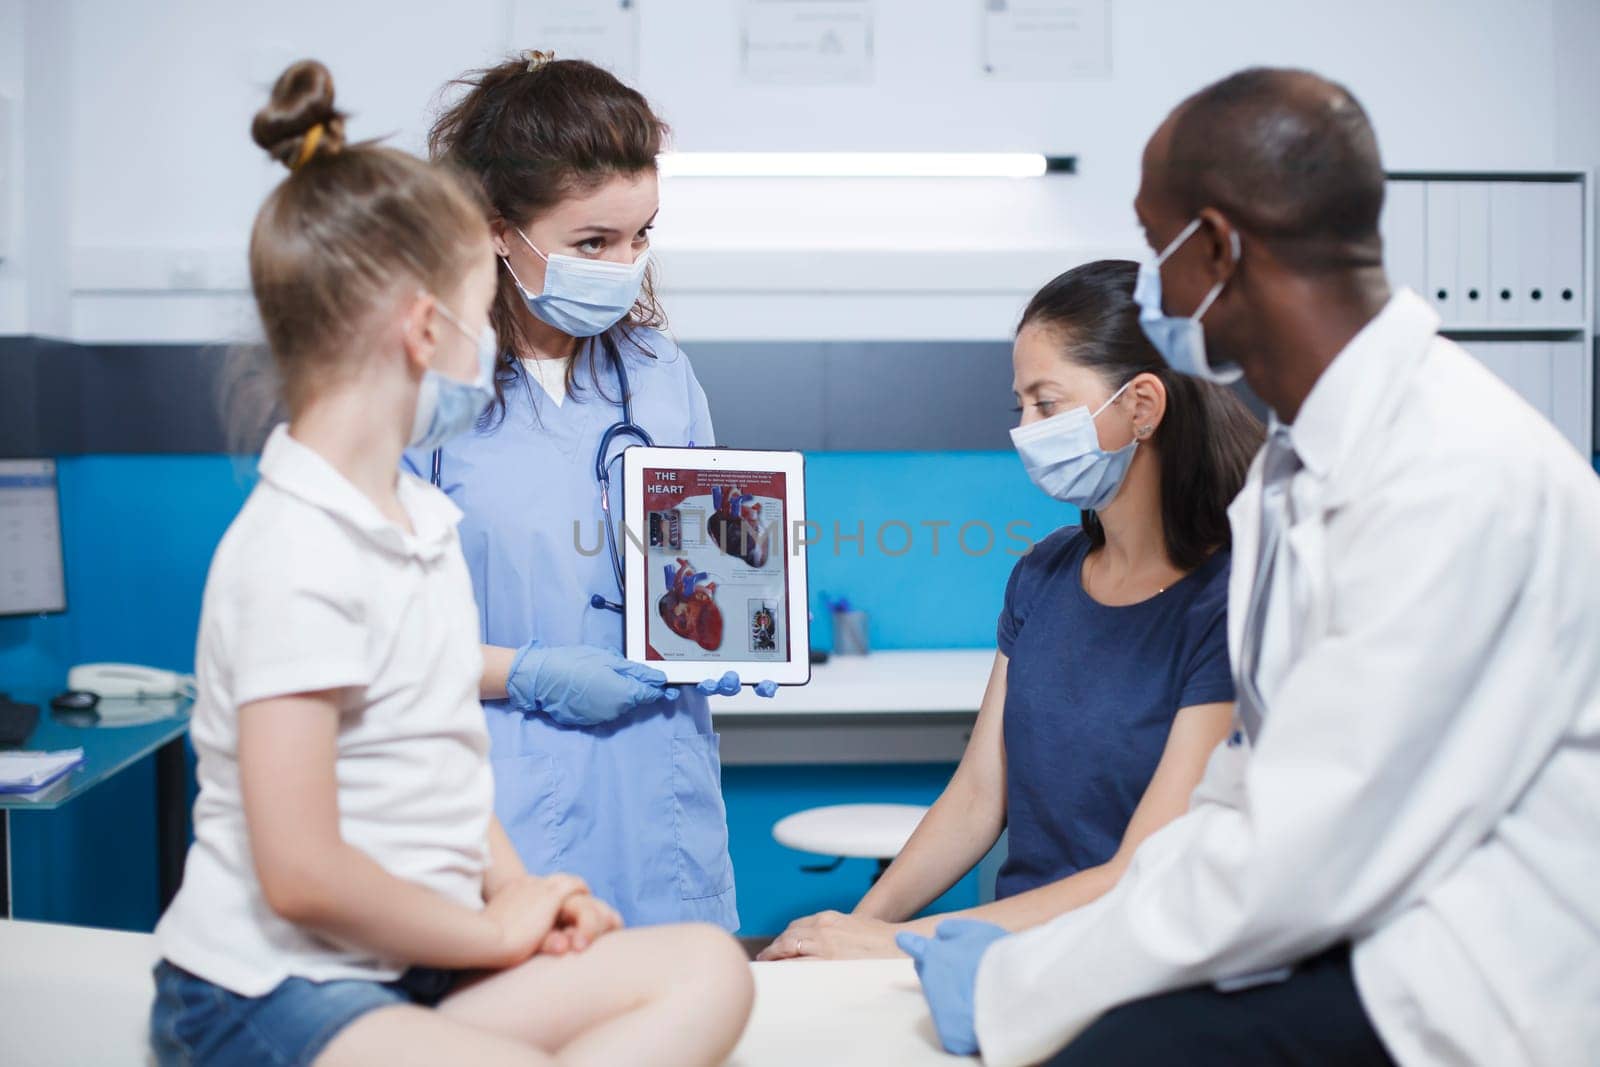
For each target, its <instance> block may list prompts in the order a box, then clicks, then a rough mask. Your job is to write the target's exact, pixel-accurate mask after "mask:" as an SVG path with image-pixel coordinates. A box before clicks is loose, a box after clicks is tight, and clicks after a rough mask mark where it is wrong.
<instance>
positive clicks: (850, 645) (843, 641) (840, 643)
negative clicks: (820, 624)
mask: <svg viewBox="0 0 1600 1067" xmlns="http://www.w3.org/2000/svg"><path fill="white" fill-rule="evenodd" d="M829 617H830V618H832V619H833V654H834V655H835V656H865V655H866V654H867V652H868V649H869V646H868V644H867V613H866V612H864V611H859V610H856V611H834V612H830V613H829Z"/></svg>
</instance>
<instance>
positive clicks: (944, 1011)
mask: <svg viewBox="0 0 1600 1067" xmlns="http://www.w3.org/2000/svg"><path fill="white" fill-rule="evenodd" d="M1010 932H1011V931H1009V930H1007V929H1005V928H1004V927H1000V926H996V925H995V924H994V923H986V922H980V921H978V920H977V919H946V920H945V921H944V922H942V923H940V924H939V928H938V929H937V930H935V931H934V936H933V937H931V938H928V937H923V936H922V935H921V934H912V933H904V934H897V935H895V939H894V943H895V944H897V945H899V946H900V950H901V951H902V952H904V953H905V954H906V955H908V956H910V957H911V958H912V959H913V960H914V961H916V965H917V977H918V978H920V979H922V995H923V996H925V997H927V998H928V1010H929V1011H930V1012H932V1013H933V1026H934V1029H936V1030H938V1031H939V1043H940V1044H942V1045H944V1050H945V1051H946V1052H950V1053H954V1054H955V1055H957V1056H971V1055H974V1054H976V1053H977V1051H978V1034H977V1031H976V1029H975V1023H974V1020H973V1012H974V1007H973V995H974V993H975V992H976V987H977V985H978V964H979V962H981V961H982V959H983V954H984V952H985V951H987V950H988V948H989V946H990V945H992V944H994V943H995V942H996V941H998V940H1000V939H1001V938H1002V937H1006V936H1008V935H1009V934H1010Z"/></svg>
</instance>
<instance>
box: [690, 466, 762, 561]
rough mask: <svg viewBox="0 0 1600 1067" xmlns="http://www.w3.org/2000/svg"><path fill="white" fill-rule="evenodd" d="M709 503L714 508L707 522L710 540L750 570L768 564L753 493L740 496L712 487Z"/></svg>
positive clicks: (737, 493) (730, 491) (737, 492)
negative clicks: (744, 563)
mask: <svg viewBox="0 0 1600 1067" xmlns="http://www.w3.org/2000/svg"><path fill="white" fill-rule="evenodd" d="M711 503H712V504H713V505H714V506H715V510H714V511H712V513H711V515H710V517H709V518H708V519H707V520H706V523H707V525H708V526H709V528H710V533H711V540H712V542H713V543H715V544H716V546H717V547H718V548H720V549H722V551H724V552H726V553H727V554H728V555H730V556H734V557H737V558H738V559H742V560H744V561H745V562H746V563H748V564H749V565H750V566H752V567H760V566H761V565H762V564H764V563H766V562H767V552H768V550H769V549H770V547H771V540H770V538H769V537H767V536H766V532H765V530H764V528H763V526H762V524H761V502H760V501H759V500H757V499H756V498H755V495H754V494H752V493H741V492H739V490H738V489H737V488H734V489H724V488H723V487H722V486H720V485H714V486H712V487H711Z"/></svg>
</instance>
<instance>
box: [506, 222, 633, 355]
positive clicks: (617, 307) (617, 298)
mask: <svg viewBox="0 0 1600 1067" xmlns="http://www.w3.org/2000/svg"><path fill="white" fill-rule="evenodd" d="M517 236H518V237H520V238H522V243H523V244H525V245H527V246H528V247H529V248H531V249H533V254H534V255H536V256H538V257H539V258H540V259H542V260H544V290H543V291H542V292H539V293H530V292H528V287H527V286H525V285H523V284H522V279H521V278H518V277H517V272H516V270H515V268H513V267H512V266H511V260H510V259H509V258H508V257H506V256H501V257H500V258H501V259H502V260H504V261H505V264H506V270H509V271H511V279H512V281H514V282H516V283H517V289H518V291H520V292H521V293H522V299H523V302H524V303H526V304H527V305H528V310H529V311H531V312H533V314H534V315H536V316H538V318H539V319H540V320H541V321H543V322H546V323H549V324H550V325H551V326H554V327H555V328H556V329H558V330H560V331H561V332H562V333H564V334H566V335H567V336H568V337H595V336H598V335H599V334H602V333H605V332H606V331H607V330H609V329H611V327H613V326H615V325H616V324H617V323H619V322H621V321H622V317H623V316H624V315H626V314H627V313H628V312H629V311H630V310H631V309H632V308H633V305H634V304H635V303H637V302H638V300H639V290H640V289H641V288H642V287H643V286H644V272H645V268H647V267H648V266H649V265H650V250H649V249H648V248H647V249H645V250H644V251H643V252H640V253H639V258H638V259H635V260H634V261H633V262H632V263H610V262H607V261H606V260H603V259H580V258H578V257H577V256H563V255H554V256H547V255H545V254H544V253H543V252H541V251H539V248H538V246H537V245H535V244H534V243H533V242H532V241H530V240H528V235H527V234H525V233H523V232H522V231H521V230H518V231H517Z"/></svg>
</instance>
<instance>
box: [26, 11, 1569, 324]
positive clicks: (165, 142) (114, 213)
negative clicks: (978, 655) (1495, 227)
mask: <svg viewBox="0 0 1600 1067" xmlns="http://www.w3.org/2000/svg"><path fill="white" fill-rule="evenodd" d="M520 2H524V0H458V2H455V3H452V4H449V5H448V6H447V5H444V4H436V3H423V2H419V0H384V2H382V3H379V2H377V0H341V2H339V3H329V2H328V0H315V2H313V0H277V2H275V3H272V4H259V3H246V2H244V0H231V2H217V0H212V2H203V0H144V2H123V0H60V2H59V3H52V2H50V0H0V30H3V29H4V27H5V26H6V25H7V23H6V22H5V21H4V20H5V19H6V17H7V15H8V13H9V12H11V11H12V10H14V9H15V8H16V7H17V5H18V3H21V4H22V5H23V6H24V7H26V8H28V9H30V11H31V10H32V9H35V8H39V7H49V8H52V9H55V10H57V11H58V12H59V13H60V14H59V15H58V16H57V18H59V19H60V20H61V21H63V22H64V23H65V33H64V34H62V35H61V36H62V37H64V41H61V42H58V43H56V44H55V47H57V48H58V49H60V50H61V51H62V52H64V54H61V55H50V54H48V53H49V46H50V45H51V44H52V42H51V41H49V40H45V39H43V37H41V40H40V41H38V42H36V41H35V40H33V39H32V34H33V30H31V29H30V31H29V32H30V39H29V40H28V41H27V43H26V49H27V55H28V58H29V60H30V62H29V65H28V67H27V71H28V72H29V73H28V74H27V78H28V82H29V85H28V86H27V88H28V90H29V92H30V93H31V92H32V91H33V78H34V73H33V72H34V71H35V70H36V69H37V70H39V71H40V76H41V77H45V76H47V75H46V74H45V73H44V71H45V69H46V68H48V69H50V70H55V71H58V72H59V71H62V70H67V71H70V72H71V75H70V84H69V85H68V92H67V94H66V101H65V108H66V110H67V112H68V114H67V116H66V118H65V120H64V121H63V126H64V128H65V129H66V131H67V138H66V140H65V142H64V143H65V145H66V148H65V153H66V156H67V159H66V161H65V162H64V164H63V165H62V168H61V169H62V173H60V174H58V175H57V176H56V187H57V188H59V189H62V190H65V193H64V195H65V196H66V197H67V200H68V204H69V208H70V210H69V213H68V214H69V217H70V236H69V238H68V240H69V246H70V251H71V255H70V269H69V279H68V281H67V283H66V284H67V286H68V287H69V288H70V290H71V302H70V316H69V321H68V322H67V324H66V332H68V333H70V334H72V335H74V336H79V337H84V338H107V339H155V338H173V339H211V338H212V337H215V336H217V335H229V334H234V333H237V332H239V331H241V330H244V329H246V328H247V325H248V313H247V308H248V305H247V302H244V301H242V300H240V299H239V298H238V293H239V291H240V290H241V289H242V286H243V281H244V278H243V258H242V251H241V250H242V247H243V243H244V240H245V236H246V233H247V230H248V226H249V221H250V218H251V216H252V215H253V213H254V211H255V208H256V206H257V204H258V203H259V201H260V198H261V196H262V195H263V194H264V192H265V191H266V190H267V189H268V188H269V187H270V184H271V183H272V182H274V181H276V180H278V178H279V177H280V176H281V171H280V169H279V168H277V167H276V165H273V164H269V163H267V162H266V161H265V160H264V159H263V157H262V156H261V154H260V153H259V152H258V151H257V150H256V149H255V148H254V146H253V145H252V144H251V143H250V141H249V138H248V133H247V127H248V122H249V117H250V115H251V114H252V113H253V111H254V110H255V108H256V107H258V106H259V105H260V103H261V101H262V99H263V98H264V93H265V86H266V85H267V83H269V82H270V80H271V78H272V76H273V75H275V74H276V73H277V71H278V70H279V69H280V68H281V67H282V66H283V65H284V64H285V63H286V62H287V61H288V60H290V59H292V58H295V57H296V56H298V55H301V54H312V55H316V56H318V57H319V58H322V59H324V60H325V61H326V62H327V63H328V64H329V66H330V67H331V68H332V69H333V71H334V73H335V76H336V78H337V80H338V83H339V88H340V97H341V101H342V103H343V105H344V106H345V107H346V108H347V109H349V110H350V111H352V112H353V113H354V117H353V120H352V124H351V126H352V132H353V133H354V135H356V136H377V135H382V134H388V133H393V134H395V135H396V138H397V140H398V142H399V143H401V144H403V145H407V146H411V147H415V146H417V145H419V144H420V142H421V136H422V131H423V130H424V129H425V127H426V122H427V116H428V113H429V108H430V102H431V101H432V100H433V99H434V94H435V92H436V91H437V90H438V88H439V87H440V86H441V85H442V83H443V82H444V81H445V80H446V79H447V78H448V77H449V76H451V75H452V74H454V73H456V72H458V71H459V70H461V69H464V68H467V67H470V66H473V65H476V64H478V63H481V62H484V61H486V60H488V59H490V58H492V57H494V56H496V55H498V54H499V53H501V52H502V51H504V50H505V49H507V48H509V47H512V46H513V45H514V46H516V47H523V46H534V45H537V44H539V43H540V42H535V41H516V42H512V41H510V40H509V27H510V26H511V24H512V14H513V11H512V9H513V5H514V4H515V3H520ZM527 2H534V0H527ZM1112 5H1113V23H1112V52H1113V55H1112V71H1113V75H1112V77H1111V78H1110V79H1108V80H1104V81H1097V82H1085V83H1078V84H1068V85H1038V86H1027V85H996V84H990V83H987V82H985V81H983V80H982V78H981V76H980V75H979V74H978V47H979V46H978V41H979V33H978V27H979V12H980V10H981V7H982V4H981V0H878V3H877V12H878V17H877V29H876V35H875V39H876V43H877V64H876V74H875V79H874V81H873V82H872V84H870V85H866V86H858V87H846V88H778V87H754V86H742V85H740V84H739V83H738V79H737V63H738V55H737V32H738V23H737V14H738V9H739V8H738V3H737V0H647V2H645V3H641V4H640V5H639V9H640V12H641V20H642V24H641V41H642V44H641V48H640V53H641V66H640V71H639V79H638V80H639V84H640V87H641V88H642V89H643V90H644V91H645V92H646V94H647V95H648V96H650V97H651V99H652V100H653V101H654V102H655V104H656V105H657V107H658V109H659V110H660V111H661V112H662V113H663V114H664V116H665V117H666V118H667V120H668V121H669V122H670V123H671V124H672V125H673V126H674V128H675V130H676V133H677V146H678V147H680V148H683V149H866V148H874V149H965V150H1002V149H1026V150H1044V151H1048V152H1051V153H1053V154H1068V153H1070V154H1076V155H1078V156H1079V159H1080V168H1081V173H1080V174H1079V175H1078V176H1076V177H1062V178H1047V179H1041V180H1034V181H1023V182H1016V181H1011V182H1006V181H940V182H930V181H921V182H901V181H872V182H867V181H833V182H810V183H802V182H791V181H775V180H767V181H745V182H734V181H727V180H713V181H708V180H689V179H680V180H679V181H677V182H674V183H669V187H668V188H667V189H666V190H664V194H663V195H664V203H665V207H666V210H665V212H664V213H663V219H662V225H661V227H660V229H659V231H658V237H659V247H660V249H661V250H662V259H663V263H664V268H665V273H666V279H665V280H666V282H667V286H668V294H667V295H668V299H669V311H671V313H672V315H673V319H674V324H675V326H676V328H677V331H678V332H679V334H680V335H681V336H683V337H685V338H688V339H694V338H697V337H721V338H748V339H756V340H759V339H768V338H775V337H855V338H869V337H1001V336H1004V335H1005V334H1006V333H1007V331H1008V329H1009V327H1010V325H1011V320H1012V318H1013V316H1014V315H1015V313H1016V311H1017V309H1018V308H1019V306H1020V304H1021V302H1022V301H1023V300H1024V299H1025V298H1026V296H1027V295H1028V293H1029V292H1030V291H1031V290H1032V289H1033V288H1034V287H1036V286H1037V285H1038V284H1040V283H1042V282H1043V281H1044V280H1046V279H1047V278H1048V277H1049V276H1050V274H1052V273H1054V272H1055V271H1056V270H1059V269H1063V268H1064V267H1066V266H1068V265H1070V264H1071V263H1072V262H1076V261H1080V260H1082V259H1084V258H1088V257H1090V256H1093V255H1097V254H1104V253H1114V252H1119V251H1120V252H1123V253H1134V252H1137V250H1138V245H1139V240H1138V235H1137V233H1136V231H1135V228H1134V226H1133V221H1132V215H1131V210H1130V208H1129V206H1128V204H1129V200H1130V199H1131V195H1132V192H1133V189H1134V186H1135V184H1136V182H1137V174H1138V160H1139V153H1140V149H1141V148H1142V146H1143V143H1144V140H1145V138H1146V137H1147V136H1148V135H1149V133H1150V131H1151V130H1152V129H1153V128H1154V127H1155V125H1156V124H1157V123H1158V122H1159V121H1160V119H1161V117H1162V116H1163V115H1164V114H1165V113H1166V111H1167V110H1168V109H1169V108H1170V107H1171V106H1172V105H1173V104H1174V103H1176V102H1177V101H1178V100H1179V99H1180V98H1181V97H1182V96H1184V95H1185V94H1187V93H1188V92H1191V91H1193V90H1194V89H1196V88H1198V87H1199V86H1201V85H1203V84H1205V83H1206V82H1208V81H1210V80H1212V79H1214V78H1216V77H1218V76H1221V75H1223V74H1225V73H1227V72H1229V71H1231V70H1234V69H1237V68H1239V67H1241V66H1245V65H1249V64H1254V63H1272V64H1293V65H1304V66H1309V67H1312V68H1314V69H1317V70H1319V71H1321V72H1323V73H1325V74H1328V75H1330V76H1332V77H1336V78H1339V79H1341V80H1343V81H1345V82H1346V83H1347V84H1349V85H1350V87H1351V88H1352V89H1353V90H1354V91H1355V92H1356V93H1357V95H1358V96H1360V97H1361V98H1362V100H1363V102H1364V103H1365V104H1366V105H1367V107H1368V109H1369V111H1370V112H1371V113H1372V114H1373V117H1374V120H1375V122H1376V125H1377V128H1378V132H1379V137H1380V141H1381V144H1382V146H1383V149H1384V152H1385V156H1386V161H1387V162H1388V164H1389V165H1390V166H1391V167H1392V168H1441V169H1442V168H1545V167H1553V166H1583V167H1590V166H1596V165H1600V133H1595V132H1594V131H1595V130H1596V125H1595V123H1594V121H1593V118H1592V116H1593V115H1594V114H1595V113H1596V111H1597V110H1600V78H1597V75H1596V74H1595V73H1594V72H1595V69H1596V66H1595V64H1594V63H1593V58H1592V57H1593V55H1594V54H1595V51H1596V48H1597V47H1600V27H1597V26H1596V22H1597V18H1596V14H1595V12H1596V10H1597V8H1600V5H1597V4H1596V3H1595V0H1523V2H1520V3H1518V4H1506V3H1504V2H1503V0H1339V2H1334V0H1322V2H1317V3H1312V2H1310V0H1300V2H1295V0H1214V2H1212V3H1208V4H1193V3H1190V2H1188V0H1112ZM29 25H30V26H31V25H32V24H31V23H30V24H29ZM46 30H48V27H46ZM44 36H46V37H47V36H48V34H45V35H44ZM36 44H37V45H39V46H40V47H36ZM36 52H43V53H45V54H44V55H42V56H40V57H39V58H41V59H43V60H45V62H43V63H37V64H36V63H34V62H33V60H34V59H35V54H36ZM9 59H10V57H9V56H8V54H7V50H6V48H5V46H3V45H0V67H3V66H4V65H5V64H6V63H7V62H8V61H9ZM58 76H59V75H58ZM5 77H6V75H5V72H4V71H3V70H0V87H3V85H4V81H5ZM0 91H3V88H0ZM29 210H30V211H31V205H30V207H29ZM908 253H914V254H908ZM31 277H32V276H31V275H30V278H31ZM0 281H3V277H0ZM44 284H46V285H47V286H53V287H59V286H60V285H61V284H62V283H61V280H60V279H59V278H46V279H44ZM219 293H220V294H221V295H219ZM230 294H231V295H230ZM30 326H33V327H34V328H36V329H39V328H42V327H38V326H34V324H33V323H30Z"/></svg>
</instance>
